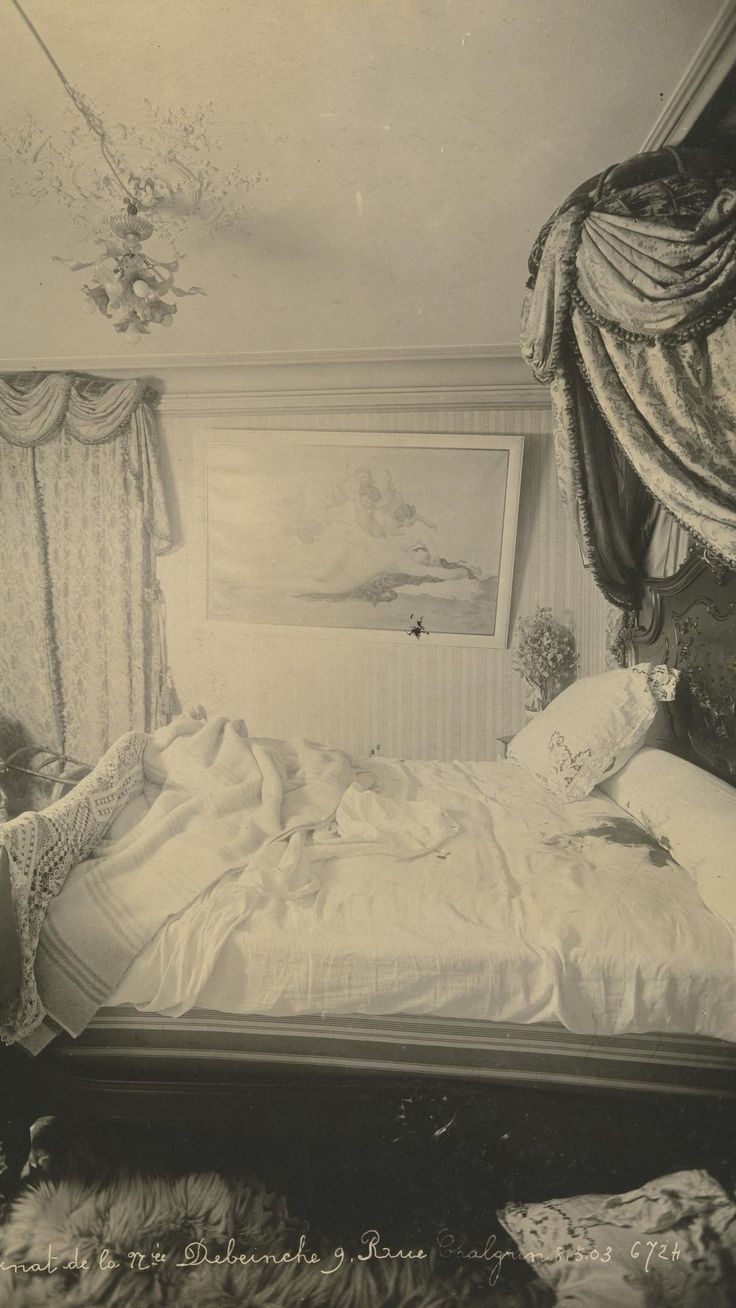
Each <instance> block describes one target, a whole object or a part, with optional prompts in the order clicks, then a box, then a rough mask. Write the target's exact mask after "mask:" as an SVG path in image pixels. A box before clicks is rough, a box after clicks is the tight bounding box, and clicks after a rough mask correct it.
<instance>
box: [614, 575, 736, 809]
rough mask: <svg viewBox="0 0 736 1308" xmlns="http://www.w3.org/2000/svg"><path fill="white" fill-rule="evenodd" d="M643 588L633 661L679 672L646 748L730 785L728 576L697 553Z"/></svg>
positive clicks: (733, 685)
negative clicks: (670, 755) (685, 761)
mask: <svg viewBox="0 0 736 1308" xmlns="http://www.w3.org/2000/svg"><path fill="white" fill-rule="evenodd" d="M646 590H647V597H646V600H645V602H644V604H643V606H642V608H641V610H640V612H639V614H638V618H637V622H636V625H635V626H634V627H633V631H632V637H633V645H634V649H635V653H636V658H637V659H638V660H640V661H642V660H647V661H651V662H653V663H666V664H668V666H669V667H672V668H679V669H680V672H681V677H680V683H679V685H678V689H677V696H676V698H675V701H674V703H673V704H667V705H662V707H661V709H660V713H659V715H658V718H657V721H656V722H655V724H654V726H653V728H652V731H651V732H650V736H649V739H648V743H649V744H651V745H654V746H656V747H657V748H659V749H669V750H672V751H674V752H675V753H678V754H681V755H682V756H683V757H684V758H687V759H690V761H691V762H693V763H697V764H698V765H699V766H700V767H704V768H707V769H708V771H710V772H714V773H716V774H717V775H718V776H720V777H723V778H725V779H726V780H727V781H730V782H731V783H732V784H733V785H736V571H735V570H733V569H731V568H727V567H725V566H723V565H722V564H719V563H714V562H712V561H710V559H709V558H708V556H707V555H705V554H703V553H702V552H700V553H698V554H691V555H690V557H689V558H688V559H687V561H686V562H685V563H684V564H683V565H682V567H681V568H680V569H679V571H678V572H677V573H675V575H674V576H673V577H668V578H664V579H656V580H655V579H652V580H650V581H648V582H647V585H646Z"/></svg>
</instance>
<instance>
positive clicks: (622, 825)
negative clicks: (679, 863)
mask: <svg viewBox="0 0 736 1308" xmlns="http://www.w3.org/2000/svg"><path fill="white" fill-rule="evenodd" d="M588 836H598V837H600V839H602V840H606V841H608V843H609V844H611V845H626V846H629V847H630V848H637V847H638V848H640V849H644V850H645V851H646V853H647V855H648V857H649V860H650V862H652V863H653V864H654V866H655V867H666V866H667V864H668V863H671V862H672V859H671V857H670V855H669V854H668V852H667V850H666V849H665V848H664V846H663V845H662V844H661V843H660V842H659V841H658V840H655V838H654V836H650V835H649V833H648V832H647V831H644V829H643V828H642V827H640V826H639V825H638V823H637V822H633V821H631V820H630V819H629V818H616V817H612V818H606V819H605V820H604V821H602V822H599V823H598V825H597V826H594V827H586V828H585V830H582V831H571V832H570V834H569V835H568V836H553V837H552V838H551V839H550V840H548V841H546V843H547V844H549V845H562V844H568V843H569V842H570V841H574V842H575V843H579V842H580V841H581V840H585V839H586V838H587V837H588Z"/></svg>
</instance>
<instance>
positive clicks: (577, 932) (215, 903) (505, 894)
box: [108, 759, 736, 1040]
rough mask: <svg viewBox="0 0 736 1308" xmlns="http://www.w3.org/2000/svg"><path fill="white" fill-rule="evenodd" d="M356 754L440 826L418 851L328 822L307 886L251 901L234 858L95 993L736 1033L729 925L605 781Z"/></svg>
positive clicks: (143, 1000) (232, 1008) (171, 1009)
mask: <svg viewBox="0 0 736 1308" xmlns="http://www.w3.org/2000/svg"><path fill="white" fill-rule="evenodd" d="M364 766H365V767H366V768H367V769H370V770H371V771H373V772H374V774H375V776H376V778H377V780H378V783H379V784H378V788H377V791H376V792H374V793H376V794H378V795H379V796H380V797H382V798H383V799H385V800H386V803H387V805H388V808H389V809H390V810H391V811H392V812H393V814H394V816H395V808H394V807H393V806H394V804H395V803H396V802H401V803H403V802H404V801H406V800H409V801H413V802H414V803H416V804H420V803H421V804H422V805H423V809H424V812H425V813H426V814H429V815H430V817H431V813H432V810H433V809H434V812H435V814H437V813H441V815H444V820H445V821H447V822H448V823H449V825H448V830H449V831H450V835H449V838H448V839H447V840H446V841H445V842H444V843H442V844H440V845H439V847H437V848H435V849H434V850H433V851H432V852H431V853H429V854H424V855H422V856H420V857H414V858H396V857H395V856H392V855H389V854H378V855H377V854H375V853H374V854H372V855H371V856H365V855H363V856H361V855H360V854H351V855H350V856H347V857H340V858H337V857H335V856H334V855H335V853H336V852H337V851H336V848H335V840H334V837H330V836H328V835H326V836H324V837H322V839H323V840H324V841H326V842H331V843H327V844H326V845H325V846H324V847H323V851H322V852H324V854H325V855H329V857H325V858H324V859H322V858H321V857H319V854H320V851H319V850H318V849H317V848H315V850H314V853H313V862H312V868H311V871H312V874H313V876H314V878H315V880H316V883H317V884H318V887H319V888H318V889H317V890H316V892H315V893H313V894H306V895H303V896H299V895H297V896H295V897H293V898H284V897H283V896H282V897H279V896H271V895H269V894H268V893H267V892H266V893H264V895H263V897H262V898H261V900H260V902H259V903H258V905H257V906H256V908H255V909H254V910H253V911H250V912H249V915H248V916H246V917H243V916H242V913H241V899H242V891H241V890H240V889H239V887H238V884H237V880H236V879H235V878H234V877H232V876H228V877H226V878H224V879H223V880H222V881H220V882H219V883H218V884H217V885H216V886H214V887H213V888H211V889H210V890H209V891H207V892H206V893H205V894H204V895H203V896H201V897H200V899H198V900H197V901H196V902H195V903H194V904H193V905H191V906H190V907H189V908H188V909H187V910H186V911H185V912H184V913H182V914H181V915H180V916H179V917H177V918H175V919H172V920H170V921H169V922H168V923H167V924H166V925H165V926H164V927H163V928H162V929H161V930H160V931H159V933H158V935H157V936H156V938H155V939H154V940H153V942H152V943H151V945H150V946H149V947H147V948H146V949H145V950H144V952H143V953H142V954H141V955H139V957H138V958H137V959H136V961H135V963H134V964H133V966H132V967H131V968H130V970H129V971H128V973H127V974H126V976H125V978H124V980H123V982H122V984H121V985H120V986H119V988H118V990H117V991H116V992H115V994H114V995H113V996H111V998H110V999H109V1001H108V1003H109V1004H111V1005H113V1006H114V1005H119V1004H133V1005H136V1006H137V1007H139V1008H141V1009H145V1010H148V1011H153V1012H159V1013H165V1014H172V1015H176V1014H179V1013H182V1012H184V1011H187V1010H188V1009H190V1008H192V1007H200V1008H207V1009H216V1010H220V1011H222V1012H227V1013H254V1014H255V1013H258V1014H271V1015H292V1014H307V1013H312V1014H314V1013H331V1014H348V1013H363V1014H381V1013H383V1014H386V1013H413V1014H424V1015H430V1014H432V1015H438V1016H440V1015H441V1016H454V1017H463V1018H481V1019H488V1020H496V1021H505V1022H520V1023H532V1022H542V1021H545V1022H547V1021H558V1022H561V1023H562V1024H563V1025H564V1026H566V1027H568V1028H569V1029H570V1030H573V1031H577V1032H581V1033H591V1034H592V1033H597V1034H609V1035H614V1034H623V1033H626V1032H637V1031H638V1032H644V1031H667V1032H683V1033H689V1034H695V1033H700V1034H704V1035H713V1036H720V1037H721V1038H723V1039H727V1040H736V965H735V962H734V938H733V936H732V935H731V933H730V931H729V929H728V927H727V926H726V925H725V924H724V923H723V922H722V921H719V920H718V919H717V918H715V917H714V916H713V915H712V914H711V913H710V912H709V911H708V910H707V908H706V907H705V905H704V904H703V902H702V900H701V899H700V897H699V895H698V892H697V889H696V887H695V884H694V882H693V880H692V879H691V877H690V876H689V875H688V873H686V872H685V871H683V870H682V869H681V868H680V867H678V866H677V865H676V864H675V863H673V862H672V861H671V860H669V859H668V857H667V855H666V854H665V853H664V851H663V850H662V849H661V848H660V847H659V846H658V845H656V844H655V843H654V842H653V841H652V840H651V838H650V837H648V836H647V835H646V834H645V833H644V832H643V830H642V829H641V828H639V827H638V826H637V825H636V824H635V823H634V822H633V821H632V819H631V818H629V817H628V816H627V815H626V814H625V813H624V812H623V810H622V809H620V808H619V807H618V806H617V805H616V804H615V803H614V802H613V801H612V800H610V799H608V798H607V797H606V796H605V795H603V794H602V793H600V792H598V791H596V792H594V793H593V795H592V796H591V797H590V798H589V799H586V800H581V801H579V802H577V803H574V804H567V805H564V804H561V803H559V802H558V801H557V800H556V799H555V798H554V797H553V796H551V795H550V794H549V793H548V792H547V791H545V790H544V789H543V787H541V786H540V785H539V784H538V783H537V782H535V781H534V780H533V779H532V778H530V777H528V776H527V775H526V774H525V773H524V772H523V771H522V770H521V769H520V768H518V767H517V766H516V765H514V764H512V763H483V764H467V763H449V764H447V763H399V762H392V761H388V760H381V761H376V760H373V759H371V760H370V762H367V763H365V764H364ZM379 807H380V806H379ZM421 816H422V810H421V809H420V808H416V809H415V810H414V811H413V814H412V822H411V823H410V824H409V825H410V826H411V825H412V824H415V823H417V822H419V827H420V828H421ZM430 817H428V818H427V820H428V821H430ZM453 823H454V824H456V825H457V827H458V828H459V832H458V834H455V835H452V834H451V832H452V824H453ZM410 837H411V832H409V835H408V837H407V848H411V846H412V841H411V838H410ZM353 848H356V847H355V846H354V847H353ZM425 848H426V845H425Z"/></svg>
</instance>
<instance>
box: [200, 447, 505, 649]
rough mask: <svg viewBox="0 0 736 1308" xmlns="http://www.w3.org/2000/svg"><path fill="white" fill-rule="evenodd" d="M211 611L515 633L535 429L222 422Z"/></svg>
mask: <svg viewBox="0 0 736 1308" xmlns="http://www.w3.org/2000/svg"><path fill="white" fill-rule="evenodd" d="M203 450H204V477H203V500H204V514H203V517H204V534H205V540H204V546H205V548H204V561H205V577H204V590H205V611H206V620H207V621H209V622H229V623H240V624H243V625H244V626H247V627H248V628H250V629H252V630H258V629H263V628H268V629H269V630H271V631H273V629H274V628H278V629H280V630H281V631H283V632H285V633H290V634H292V635H299V634H304V635H324V636H330V637H334V638H350V639H353V640H355V639H358V640H384V641H405V640H406V639H407V636H414V637H416V638H417V639H418V640H422V641H425V640H426V641H428V642H430V643H431V642H440V643H444V644H459V645H463V644H464V645H481V646H488V647H494V646H495V647H504V646H505V645H506V641H507V634H508V618H509V606H510V599H511V585H512V577H513V565H514V550H515V544H516V522H517V513H518V503H519V486H520V481H521V463H522V450H523V437H521V436H518V435H512V436H468V435H436V434H432V435H430V434H426V435H425V434H421V435H417V434H406V433H395V432H391V433H381V434H377V433H374V432H313V431H288V432H282V431H244V432H232V431H217V432H208V433H207V434H206V438H205V441H204V444H203Z"/></svg>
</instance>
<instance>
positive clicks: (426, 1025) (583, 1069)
mask: <svg viewBox="0 0 736 1308" xmlns="http://www.w3.org/2000/svg"><path fill="white" fill-rule="evenodd" d="M37 1062H38V1064H40V1067H39V1070H41V1068H42V1069H43V1073H44V1076H46V1077H50V1078H51V1080H53V1081H56V1082H57V1083H58V1084H59V1085H66V1086H67V1087H68V1090H69V1092H70V1093H73V1091H74V1088H75V1087H82V1086H84V1087H85V1088H86V1089H87V1090H92V1089H93V1088H94V1089H95V1091H97V1092H99V1094H100V1095H101V1096H102V1097H103V1098H104V1097H105V1096H109V1097H111V1098H114V1099H115V1100H118V1101H124V1100H126V1099H134V1098H135V1096H136V1094H140V1093H144V1094H146V1096H148V1097H150V1096H151V1095H154V1096H155V1095H156V1093H158V1092H160V1093H164V1094H165V1095H166V1097H167V1099H168V1101H169V1103H171V1097H172V1095H173V1096H174V1097H176V1095H177V1094H178V1095H182V1096H185V1095H187V1094H198V1093H201V1092H202V1091H206V1092H207V1093H212V1092H213V1091H215V1092H217V1091H222V1092H224V1093H228V1092H232V1091H233V1090H237V1088H238V1087H243V1086H246V1085H247V1086H248V1087H252V1086H254V1085H255V1084H256V1083H257V1082H259V1081H266V1082H271V1083H274V1081H275V1080H278V1081H280V1082H282V1081H284V1080H289V1079H291V1080H292V1081H293V1080H295V1079H298V1080H299V1082H300V1083H301V1084H305V1083H306V1081H307V1080H308V1079H309V1077H310V1076H312V1077H316V1078H318V1079H322V1078H324V1077H325V1076H329V1077H330V1078H331V1079H335V1078H340V1077H344V1078H347V1079H349V1080H351V1081H355V1080H356V1079H360V1078H370V1077H380V1078H391V1079H400V1078H407V1077H411V1078H414V1077H420V1078H425V1077H426V1078H434V1079H435V1080H437V1081H448V1080H452V1081H456V1080H460V1081H463V1082H465V1083H474V1084H476V1085H477V1086H478V1088H480V1087H481V1086H482V1084H483V1083H486V1084H488V1085H492V1084H496V1085H499V1084H505V1085H507V1086H513V1085H517V1086H525V1087H527V1088H532V1087H534V1086H545V1087H559V1088H564V1087H568V1088H574V1089H578V1090H605V1091H609V1092H610V1091H614V1092H615V1091H620V1092H635V1093H637V1094H644V1093H649V1094H658V1095H667V1096H701V1097H706V1096H710V1097H713V1096H717V1097H729V1098H736V1045H732V1044H730V1043H726V1042H724V1041H719V1040H713V1039H709V1038H707V1037H697V1036H696V1037H691V1036H683V1035H628V1036H617V1037H605V1036H581V1035H574V1034H572V1033H571V1032H569V1031H566V1030H565V1029H564V1028H562V1027H560V1026H556V1025H552V1024H541V1025H534V1026H518V1025H510V1024H505V1023H500V1022H478V1021H471V1020H462V1019H450V1018H446V1019H441V1018H425V1017H411V1016H396V1017H362V1016H356V1017H343V1018H338V1017H290V1018H268V1017H238V1016H230V1015H227V1014H222V1013H210V1012H205V1011H194V1012H191V1013H188V1014H187V1015H186V1016H184V1017H180V1018H176V1019H172V1018H165V1017H159V1016H156V1015H153V1014H145V1013H139V1012H137V1011H135V1010H133V1009H123V1008H121V1009H107V1010H104V1009H103V1010H102V1011H101V1012H100V1013H99V1014H98V1016H97V1017H96V1018H95V1020H94V1021H93V1022H92V1023H91V1025H90V1026H89V1027H88V1028H87V1030H86V1031H85V1032H84V1033H83V1034H82V1035H81V1036H80V1037H79V1038H78V1039H76V1040H71V1039H69V1038H67V1037H59V1038H58V1039H57V1040H56V1041H55V1042H54V1044H53V1045H52V1046H50V1047H49V1048H48V1049H47V1050H46V1051H45V1052H44V1053H43V1054H42V1055H41V1056H40V1058H39V1059H38V1060H37Z"/></svg>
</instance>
